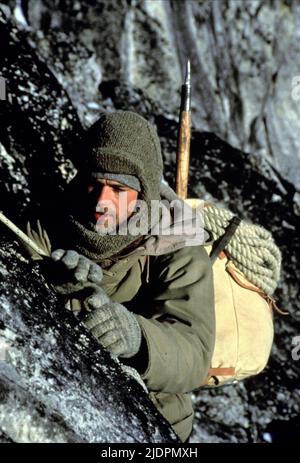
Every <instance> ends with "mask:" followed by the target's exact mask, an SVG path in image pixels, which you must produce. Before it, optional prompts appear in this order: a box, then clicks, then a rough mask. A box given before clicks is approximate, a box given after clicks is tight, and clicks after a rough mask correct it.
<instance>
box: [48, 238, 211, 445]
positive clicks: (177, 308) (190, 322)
mask: <svg viewBox="0 0 300 463" xmlns="http://www.w3.org/2000/svg"><path fill="white" fill-rule="evenodd" d="M52 250H54V249H52ZM101 286H102V287H103V288H104V290H105V291H106V292H107V294H108V295H109V296H110V297H111V298H112V300H114V301H116V302H119V303H122V304H124V305H125V307H127V308H128V309H129V310H131V311H132V312H133V313H135V314H136V317H137V319H138V322H139V324H140V327H141V329H142V333H143V336H142V345H141V348H140V351H139V352H138V353H137V354H136V355H135V356H134V357H132V358H129V359H128V358H126V359H125V358H121V357H120V358H119V360H120V361H121V362H123V363H124V364H127V365H130V366H133V367H134V368H136V369H137V371H138V372H139V373H140V375H141V377H142V379H143V381H144V383H145V384H146V386H147V388H148V390H149V396H150V398H151V400H152V402H153V403H154V405H155V406H156V407H157V409H158V410H159V412H160V413H161V414H162V415H163V416H164V417H165V418H166V420H167V421H168V422H169V423H170V424H171V426H172V427H173V429H174V430H175V432H176V433H177V435H178V436H179V438H180V439H181V440H182V442H184V441H185V440H186V439H187V438H188V436H189V435H190V433H191V431H192V425H193V418H194V411H193V406H192V400H191V397H190V394H189V393H190V392H191V391H193V390H194V389H197V388H198V387H199V386H200V385H201V384H202V383H203V381H204V380H205V378H206V376H207V373H208V369H209V367H210V364H211V358H212V354H213V348H214V341H215V312H214V291H213V277H212V268H211V263H210V260H209V257H208V255H207V253H206V251H205V249H204V247H203V246H200V245H196V246H186V245H185V242H184V240H182V239H180V237H178V238H176V237H173V238H172V239H170V237H165V236H161V237H159V238H158V239H157V237H156V239H154V238H153V236H152V237H150V238H149V237H148V239H146V240H144V242H143V243H142V244H140V245H139V246H138V247H137V248H136V249H134V250H133V251H131V252H130V253H128V254H126V255H124V256H122V257H120V258H119V260H118V261H117V262H116V263H114V264H113V265H111V266H110V267H108V268H105V269H104V277H103V280H102V283H101Z"/></svg>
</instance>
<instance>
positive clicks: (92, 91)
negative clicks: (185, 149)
mask: <svg viewBox="0 0 300 463" xmlns="http://www.w3.org/2000/svg"><path fill="white" fill-rule="evenodd" d="M8 4H9V6H6V7H5V17H4V16H0V41H1V56H0V65H1V66H0V72H1V74H2V75H3V76H4V77H6V79H7V82H8V89H9V90H8V94H9V98H8V100H7V101H6V102H0V142H1V144H0V149H1V152H0V154H1V155H0V167H1V170H0V178H1V187H0V188H1V198H2V200H3V210H4V211H5V212H6V213H7V214H8V215H9V216H10V217H11V218H13V219H14V220H15V221H16V222H17V223H18V224H19V225H21V226H24V223H25V220H26V217H28V216H32V214H38V213H39V212H40V210H41V209H43V207H45V205H47V207H48V208H50V209H51V207H52V204H53V203H54V204H55V198H56V195H57V194H59V192H60V191H61V190H62V188H63V186H64V185H65V183H66V182H67V181H68V180H69V178H70V177H71V176H72V175H73V174H74V172H75V169H74V167H73V164H72V162H73V163H75V165H76V159H74V157H72V153H73V151H72V143H76V138H77V136H78V135H79V134H80V133H81V131H82V130H83V128H82V127H84V128H85V127H88V126H89V125H90V124H91V123H92V122H93V121H94V120H95V119H96V118H97V116H98V114H99V111H101V110H103V109H107V110H112V109H114V108H117V109H120V108H122V109H133V110H136V111H138V112H140V113H141V114H143V115H144V116H146V117H148V118H149V119H150V120H151V121H152V122H154V123H156V125H157V127H158V131H159V135H160V137H161V141H162V145H163V153H164V161H165V169H166V178H167V179H168V180H169V181H170V184H171V186H173V185H174V184H173V182H174V173H175V147H176V138H177V123H176V121H177V116H176V115H177V108H178V101H179V87H180V84H181V69H182V67H183V63H184V61H185V58H186V56H187V55H188V56H190V58H191V62H192V71H193V73H192V75H193V122H194V130H193V140H192V145H191V179H190V191H189V194H190V196H196V197H202V198H204V199H208V200H213V201H215V202H218V203H219V204H221V205H224V206H226V207H229V208H230V209H231V210H232V211H233V212H235V213H237V214H239V215H241V216H242V217H244V218H246V219H247V220H250V221H253V222H256V223H259V224H261V225H262V226H265V227H266V228H268V229H270V230H271V231H272V232H273V234H274V237H275V240H276V242H277V243H278V245H279V246H280V248H281V250H282V253H283V270H282V279H281V282H280V286H279V288H278V290H277V292H276V297H277V299H278V305H279V306H280V307H281V308H283V309H285V310H287V311H288V312H289V313H290V315H289V316H286V317H283V316H277V315H275V329H276V335H275V344H274V349H273V352H272V356H271V359H270V363H269V366H268V367H267V368H266V370H265V371H264V372H263V373H262V374H261V375H259V376H258V377H256V378H253V379H250V380H248V381H245V382H244V383H243V384H239V385H237V386H228V387H226V388H224V389H219V390H215V391H203V390H202V391H199V392H195V393H194V394H193V398H194V404H195V410H196V422H195V427H194V432H193V435H192V438H191V440H192V442H257V441H270V440H272V439H273V441H274V442H279V441H284V442H286V441H287V440H288V439H290V440H291V439H292V438H293V433H295V432H296V431H295V430H297V426H298V428H299V421H297V420H298V418H297V416H298V415H299V407H300V401H299V396H300V389H299V372H300V368H299V367H300V363H299V362H300V360H298V361H296V360H293V359H292V355H291V353H292V349H293V338H294V337H295V336H297V335H300V326H299V321H300V306H299V302H298V293H299V277H300V272H299V264H298V259H297V257H296V256H298V255H299V251H300V249H299V247H300V244H299V229H300V226H299V225H300V223H299V222H300V218H299V217H300V195H299V182H300V179H299V175H300V173H299V167H298V166H299V159H298V156H299V155H298V154H297V153H298V151H299V149H298V144H299V141H298V136H297V135H298V122H297V120H298V112H299V107H298V106H299V105H297V103H296V102H295V101H294V100H293V98H292V96H291V85H292V84H291V76H294V75H297V66H298V60H297V51H298V47H299V43H298V42H299V41H297V34H298V29H299V25H298V22H299V21H298V18H299V14H300V10H299V6H298V5H297V2H296V1H295V2H293V1H280V0H278V1H274V2H270V3H269V2H263V1H262V0H261V1H260V0H257V1H254V0H251V1H247V0H246V1H239V0H232V1H226V2H225V1H220V2H202V1H200V0H199V1H193V0H189V1H182V2H177V1H167V0H163V1H160V0H155V1H151V0H140V1H134V0H131V1H125V0H124V1H123V0H122V1H119V0H118V1H111V2H105V1H100V0H98V1H97V2H88V1H81V2H77V1H76V2H71V1H68V0H67V1H65V2H63V4H60V8H59V9H57V8H55V7H54V2H52V1H50V0H43V1H42V0H37V1H32V0H29V1H24V2H18V5H22V9H21V8H20V7H19V6H18V8H16V5H15V2H14V1H10V2H8ZM9 15H11V19H10V20H9V19H8V16H9ZM14 18H15V19H17V26H16V25H14V21H15V19H14ZM297 21H298V22H297ZM3 44H4V45H3ZM20 69H22V72H21V73H20V72H18V71H19V70H20ZM24 97H25V99H24ZM26 97H27V98H26ZM200 129H201V131H200ZM212 132H214V133H212ZM220 137H221V138H220ZM222 138H223V140H222ZM224 140H226V141H224ZM229 143H230V144H229ZM232 145H233V146H234V147H233V146H232ZM237 148H240V149H237ZM248 153H252V154H248ZM49 179H50V180H49ZM49 198H50V199H49ZM1 208H2V206H1ZM4 249H5V253H6V254H5V257H3V262H4V264H5V265H10V264H9V263H7V262H6V259H7V252H8V256H10V254H12V257H9V259H10V258H12V259H13V260H14V259H19V257H17V256H16V255H15V254H14V251H13V248H12V247H9V246H8V248H7V247H5V248H4ZM9 262H10V260H9ZM22 265H23V266H25V267H26V266H27V265H28V264H25V263H23V264H22ZM4 268H5V267H4ZM8 268H13V269H14V268H15V267H9V266H8ZM22 268H23V267H22ZM26 268H27V267H26ZM13 271H15V270H13ZM16 275H17V277H18V278H17V277H15V278H16V281H17V282H19V281H20V285H21V282H22V281H23V280H22V275H19V273H16ZM19 278H20V279H19ZM34 284H35V283H34ZM18 285H19V283H18ZM21 286H22V285H21ZM43 287H44V286H43ZM1 288H3V291H4V292H5V291H8V292H7V295H6V297H8V295H9V294H10V292H12V294H14V292H13V288H12V285H10V284H8V287H7V289H6V286H2V287H1ZM39 288H40V286H39ZM44 292H46V293H47V298H49V299H47V301H50V300H52V299H51V298H53V297H54V296H53V294H51V293H50V292H48V290H47V289H45V288H44V289H43V292H42V294H44ZM5 294H6V293H5ZM28 297H31V296H30V294H29V295H28ZM4 301H6V302H4V306H7V300H6V299H5V300H4ZM5 304H6V305H5ZM32 304H33V306H34V305H35V304H39V302H38V301H37V300H36V301H33V303H32ZM49 305H50V302H49V304H48V303H46V305H45V306H43V307H44V310H43V312H42V314H43V315H42V317H46V318H47V315H46V313H47V310H48V308H49V307H48V306H49ZM23 309H24V307H23ZM23 309H22V308H21V307H20V308H19V309H18V310H19V311H20V314H21V315H20V320H22V317H23V312H24V310H23ZM46 309H47V310H46ZM7 310H10V309H7ZM53 310H55V309H53ZM26 312H28V310H27V311H25V312H24V313H26ZM0 313H1V312H0ZM4 313H5V312H4ZM37 313H38V311H36V310H34V311H33V314H35V315H32V317H38V315H37ZM51 314H52V312H51V311H50V313H49V317H50V318H49V319H48V318H47V325H46V326H47V327H48V328H45V330H47V329H50V328H49V322H50V319H51V323H50V327H51V326H52V325H51V324H52V322H53V320H56V318H55V316H54V312H53V314H52V315H51ZM5 317H6V318H5V320H6V323H7V320H8V319H9V317H8V316H5ZM44 319H45V318H41V320H40V322H39V326H40V325H42V321H43V320H44ZM32 320H34V318H33V319H32ZM68 323H71V321H68ZM16 326H17V325H16ZM22 326H23V325H22ZM31 326H32V325H31ZM55 326H56V325H55ZM70 326H71V325H70ZM11 327H13V326H12V325H11ZM9 329H11V328H9ZM19 329H20V328H19V325H18V328H17V331H18V330H19ZM39 329H42V328H41V327H40V328H39ZM53 329H54V328H53ZM55 329H56V328H55ZM77 329H79V328H77ZM11 331H12V332H14V331H13V329H11ZM67 331H68V333H69V331H70V332H71V334H70V336H71V338H72V332H73V331H72V329H70V330H69V329H68V330H67ZM21 333H22V331H21ZM71 338H70V346H71V345H72V342H71ZM68 339H69V338H68ZM72 339H73V338H72ZM6 342H9V341H6ZM87 349H88V348H87ZM19 352H21V350H19ZM25 352H27V351H25ZM45 352H47V351H45ZM84 352H86V351H85V350H84ZM80 355H81V354H80ZM84 355H85V354H84ZM91 358H92V357H91ZM105 362H106V363H105ZM105 362H103V363H102V362H99V363H101V365H107V364H108V367H107V368H109V372H110V370H111V369H112V371H115V370H114V369H115V368H117V366H115V365H111V362H109V359H108V358H106V359H105ZM84 363H85V362H84ZM86 363H87V365H86V366H85V368H88V369H90V368H91V366H90V362H89V359H87V362H86ZM72 365H73V363H72ZM101 365H100V367H101ZM100 367H99V368H100ZM70 368H71V367H70ZM72 368H73V367H72ZM74 368H75V369H76V368H77V367H76V365H75V367H74ZM100 370H101V368H100ZM100 370H99V375H101V371H100ZM71 371H73V370H71ZM89 371H90V370H89ZM26 374H27V373H26ZM26 374H25V379H26V378H27V376H26ZM97 374H98V372H97ZM97 374H96V373H95V377H96V376H97ZM111 374H112V375H114V373H111ZM86 376H88V375H86ZM86 376H85V378H86ZM93 377H94V376H93ZM0 378H1V375H0ZM95 381H97V379H95ZM28 384H29V383H28ZM97 384H98V383H97ZM10 387H12V385H11V384H10V385H9V384H6V383H5V388H4V389H8V391H12V392H11V393H10V394H8V395H6V396H5V397H10V398H8V399H5V400H4V404H6V405H4V407H5V406H7V407H8V406H9V403H10V402H9V400H11V397H20V399H18V400H17V402H18V403H20V404H21V405H20V412H19V413H20V416H23V415H22V413H23V412H22V410H23V411H24V408H22V403H25V405H24V407H25V409H26V407H27V404H29V403H30V407H31V410H32V411H33V416H34V420H36V423H40V422H43V423H44V421H42V418H41V416H44V415H43V414H42V415H40V414H39V413H40V412H39V407H36V405H37V403H38V402H39V401H41V402H43V400H42V399H41V396H40V395H38V394H37V393H36V392H37V391H36V390H35V389H34V391H33V393H32V395H30V396H29V395H26V397H25V396H24V397H23V398H22V396H20V394H21V393H20V391H19V390H12V389H10ZM86 387H88V386H86ZM124 387H125V386H124ZM137 387H138V386H137ZM57 390H58V389H56V391H57ZM115 392H116V391H114V390H112V392H111V393H112V395H113V394H114V393H115ZM18 394H19V395H18ZM101 394H102V389H101V393H100V395H101ZM113 397H115V396H114V395H113ZM118 397H119V396H118ZM145 399H146V397H145ZM22 400H23V402H22ZM53 400H54V395H53ZM99 400H100V402H101V400H102V399H101V398H100V399H99ZM116 400H117V399H116ZM24 401H25V402H24ZM92 403H94V402H92ZM101 403H102V402H101ZM143 403H144V402H143ZM7 404H8V405H7ZM28 406H29V405H28ZM43 406H44V407H46V408H47V413H46V416H47V417H48V416H50V418H49V419H50V422H53V423H56V421H55V418H54V417H53V416H52V413H54V412H55V410H54V409H55V407H54V405H53V403H51V404H50V405H49V404H48V403H46V405H43ZM122 407H125V408H126V406H125V405H124V404H122V403H121V404H120V410H121V411H120V413H121V414H122V413H123V410H124V409H123V408H122ZM36 409H37V410H36ZM134 410H135V409H134ZM124 413H125V412H124ZM134 413H135V411H134ZM145 413H146V412H145ZM55 416H56V415H55ZM122 416H123V415H122ZM144 416H145V415H144ZM151 416H153V414H152V411H151ZM35 417H36V418H35ZM102 418H103V417H102ZM148 418H149V417H148V415H147V420H148ZM64 419H65V418H63V420H64ZM141 419H142V418H141ZM51 420H52V421H51ZM71 421H72V420H71ZM71 421H69V420H68V419H67V425H66V428H64V427H63V426H62V427H61V428H60V427H58V428H57V429H58V431H57V436H64V437H62V439H63V438H65V436H66V435H67V436H68V437H67V438H68V439H70V440H72V439H74V440H76V439H78V440H80V439H83V440H84V439H86V440H89V437H90V436H89V435H87V434H84V437H83V434H82V433H83V432H84V430H78V428H74V427H72V426H70V422H71ZM289 422H290V423H291V424H290V425H289ZM47 423H49V421H47V422H46V421H45V426H44V427H43V432H44V433H45V434H44V436H46V437H45V438H49V440H51V439H52V438H53V434H51V433H50V431H49V433H50V434H49V433H48V434H47V432H48V431H47V429H48V427H47V426H48V424H47ZM57 423H58V424H57V426H59V425H60V420H59V419H58V420H57ZM109 423H111V421H109ZM12 426H13V423H12ZM289 426H290V427H289ZM36 427H38V424H37V425H36ZM34 429H35V428H34ZM143 429H144V428H143ZM152 429H153V428H152ZM159 429H161V427H160V426H159ZM148 431H149V428H147V431H146V430H145V434H143V435H142V437H141V438H142V439H146V440H147V439H148V434H147V432H148ZM64 432H65V434H63V433H64ZM86 432H89V431H88V430H87V431H86ZM118 432H119V431H118ZM159 432H160V431H159ZM150 433H151V429H150ZM4 434H5V433H4ZM4 434H3V440H5V439H7V440H9V439H14V437H13V434H7V435H6V436H5V435H4ZM133 435H134V437H133V439H137V440H139V439H140V437H137V435H136V434H133ZM133 435H132V434H131V435H130V436H131V437H132V436H133ZM47 436H48V437H47ZM110 436H111V435H110ZM161 436H164V437H161ZM167 436H168V435H167V434H161V435H160V437H158V439H161V438H162V439H165V438H167V439H168V438H169V436H168V437H167ZM131 437H128V436H127V435H124V438H123V436H118V438H120V441H124V442H125V440H126V439H128V440H130V439H131ZM122 439H123V440H122ZM139 441H140V440H139ZM149 442H150V439H149Z"/></svg>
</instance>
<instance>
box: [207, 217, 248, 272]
mask: <svg viewBox="0 0 300 463" xmlns="http://www.w3.org/2000/svg"><path fill="white" fill-rule="evenodd" d="M241 221H242V219H241V218H240V217H238V216H236V215H234V216H233V217H232V219H231V220H230V222H229V225H228V226H227V228H226V230H225V233H224V234H223V235H222V236H220V238H219V239H218V240H216V241H215V242H214V245H213V248H212V251H211V253H210V256H209V257H210V260H211V264H212V265H213V264H214V262H215V260H216V258H217V257H218V255H219V254H220V253H221V252H222V251H223V250H224V249H225V248H226V246H227V244H228V243H229V241H230V240H231V238H232V237H233V235H234V233H235V231H236V229H237V227H238V226H239V224H240V223H241Z"/></svg>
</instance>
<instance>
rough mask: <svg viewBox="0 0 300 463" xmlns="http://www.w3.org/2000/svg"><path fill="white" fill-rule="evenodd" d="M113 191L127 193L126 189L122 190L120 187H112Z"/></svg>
mask: <svg viewBox="0 0 300 463" xmlns="http://www.w3.org/2000/svg"><path fill="white" fill-rule="evenodd" d="M114 190H115V191H117V192H121V191H127V188H122V187H118V186H117V187H114Z"/></svg>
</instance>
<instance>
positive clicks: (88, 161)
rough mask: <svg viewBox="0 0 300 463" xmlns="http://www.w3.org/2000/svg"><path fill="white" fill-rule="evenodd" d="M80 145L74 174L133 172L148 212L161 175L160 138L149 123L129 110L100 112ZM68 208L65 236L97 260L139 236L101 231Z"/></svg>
mask: <svg viewBox="0 0 300 463" xmlns="http://www.w3.org/2000/svg"><path fill="white" fill-rule="evenodd" d="M80 149H81V151H82V165H81V168H80V171H79V173H78V174H77V176H79V177H80V176H81V175H82V174H83V173H84V174H86V173H88V174H89V173H92V172H97V171H98V172H108V173H112V174H125V175H133V176H135V177H136V178H138V180H139V182H140V185H141V191H140V195H139V199H143V200H144V201H145V202H146V204H147V209H148V214H149V216H150V207H151V200H154V199H155V200H159V199H160V195H159V190H160V183H161V179H162V175H163V161H162V155H161V148H160V142H159V138H158V135H157V131H156V129H155V127H154V126H153V125H151V124H150V123H149V122H148V121H146V119H144V118H143V117H141V116H140V115H138V114H136V113H134V112H131V111H116V112H114V113H111V114H102V115H101V116H100V118H99V119H98V120H97V121H96V122H95V123H94V124H93V125H92V126H91V127H90V128H89V129H88V130H87V132H86V134H85V136H84V138H83V139H82V142H81V144H80ZM76 181H77V179H76V178H75V182H76ZM71 210H72V212H71V214H70V215H68V217H67V221H66V225H65V227H66V229H65V231H66V233H67V236H68V240H69V242H70V244H72V246H73V249H76V250H77V251H78V252H80V253H82V254H84V255H86V256H87V257H90V258H91V259H94V260H97V261H101V260H102V259H105V258H107V257H110V256H113V255H116V254H118V253H119V252H120V251H122V250H123V249H124V248H127V247H128V246H129V245H130V244H131V243H133V242H134V241H135V240H137V238H139V236H137V235H134V236H133V235H130V234H127V235H113V236H112V235H109V236H107V235H101V234H99V233H98V232H97V231H96V229H95V224H94V223H91V222H89V223H80V218H79V217H77V216H76V209H74V208H72V209H71ZM137 214H139V213H137ZM140 218H141V219H143V216H142V215H141V217H140Z"/></svg>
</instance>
